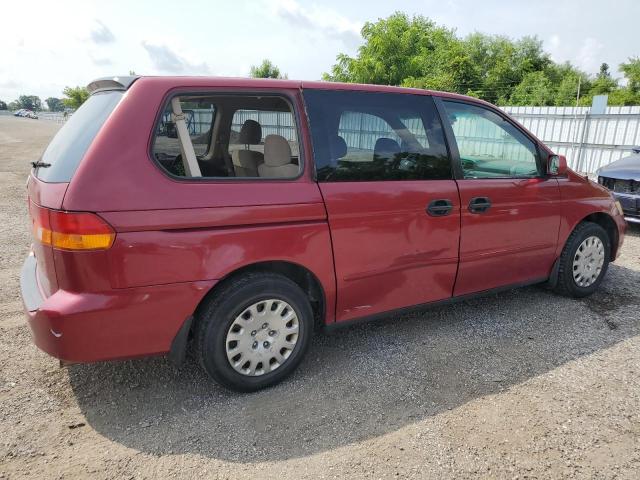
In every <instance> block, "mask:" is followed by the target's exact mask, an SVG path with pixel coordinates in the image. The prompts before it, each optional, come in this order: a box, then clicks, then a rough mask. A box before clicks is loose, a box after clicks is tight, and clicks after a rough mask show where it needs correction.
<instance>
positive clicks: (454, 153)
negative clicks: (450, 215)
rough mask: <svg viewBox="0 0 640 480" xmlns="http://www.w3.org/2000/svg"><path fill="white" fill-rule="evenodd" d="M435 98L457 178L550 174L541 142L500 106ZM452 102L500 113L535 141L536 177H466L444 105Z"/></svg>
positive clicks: (485, 178) (484, 178)
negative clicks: (544, 162) (545, 165)
mask: <svg viewBox="0 0 640 480" xmlns="http://www.w3.org/2000/svg"><path fill="white" fill-rule="evenodd" d="M433 100H434V102H435V104H436V108H437V110H438V114H439V115H440V123H442V127H443V131H444V134H445V138H446V142H447V145H449V146H450V147H449V148H450V155H451V161H452V170H453V172H454V176H455V179H456V180H508V179H511V180H514V179H515V180H518V179H520V180H526V179H531V178H548V176H549V175H548V174H547V172H546V169H545V168H544V164H543V160H542V158H543V155H542V152H541V149H540V142H539V141H538V140H537V139H535V138H534V137H532V136H531V133H529V132H528V131H527V130H525V129H524V128H523V127H522V126H521V125H519V124H517V123H516V122H514V121H513V119H511V118H510V117H509V116H508V115H507V114H506V113H505V112H503V111H502V110H500V109H499V108H497V107H495V106H493V105H487V104H484V103H480V102H474V101H472V100H463V99H458V98H447V97H442V96H439V95H434V96H433ZM445 101H446V102H451V103H461V104H463V105H470V106H472V107H478V108H484V109H485V110H489V111H490V112H493V113H495V114H496V115H498V116H499V117H501V118H502V119H503V120H505V121H506V122H507V123H509V124H510V125H511V126H512V127H514V128H515V129H516V130H518V131H519V132H520V133H522V134H523V135H524V136H525V137H526V138H528V139H529V140H530V141H531V143H533V145H534V147H535V149H536V166H537V167H538V175H536V176H535V177H529V176H522V177H518V176H515V177H514V176H508V177H479V178H465V176H464V172H463V170H462V161H461V160H460V151H459V150H458V143H457V140H456V137H455V134H454V133H453V127H452V126H451V123H450V122H449V120H448V118H449V117H448V115H447V111H446V107H445V105H444V102H445Z"/></svg>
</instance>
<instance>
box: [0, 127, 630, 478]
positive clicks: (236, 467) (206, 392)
mask: <svg viewBox="0 0 640 480" xmlns="http://www.w3.org/2000/svg"><path fill="white" fill-rule="evenodd" d="M57 128H58V126H57V125H56V124H54V123H49V122H47V121H43V120H29V119H14V118H10V117H0V171H1V175H0V183H1V190H0V192H1V193H0V231H1V240H2V241H1V243H0V266H1V271H0V479H9V478H11V479H14V478H16V479H18V478H53V479H55V478H99V479H103V478H104V479H111V478H124V479H138V478H195V477H198V478H234V479H236V478H277V479H286V478H296V479H299V478H437V479H441V478H456V479H458V478H468V477H486V478H560V477H563V478H629V479H632V478H633V479H636V478H638V472H639V471H640V336H639V333H640V230H639V229H637V228H636V229H632V230H631V231H630V232H629V233H628V235H627V238H626V243H625V246H624V249H623V251H622V255H621V257H620V258H619V260H618V261H617V262H616V263H615V264H613V265H612V266H611V268H610V270H609V273H608V275H607V277H606V279H605V282H604V285H603V288H602V290H601V291H600V292H598V293H597V294H595V295H594V296H592V297H591V298H588V299H585V300H571V299H567V298H563V297H559V296H556V295H554V294H551V293H549V292H547V291H545V290H544V289H542V288H539V287H531V288H525V289H521V290H515V291H512V292H508V293H503V294H500V295H494V296H491V297H488V298H484V299H479V300H474V301H469V302H465V303H461V304H458V305H454V306H449V307H446V308H433V309H430V310H427V311H425V312H423V313H420V314H412V315H404V316H398V317H397V318H391V319H389V321H387V322H384V323H376V324H369V325H363V326H359V327H354V328H351V329H347V330H343V331H340V332H339V333H335V334H333V335H331V336H327V335H321V336H318V337H316V339H315V340H314V343H313V346H312V348H311V351H310V353H309V356H308V357H307V359H306V361H305V362H304V363H303V364H302V366H301V368H299V369H298V371H297V372H296V373H295V374H294V375H293V377H292V378H290V379H289V380H288V381H286V382H284V383H283V384H281V385H279V386H277V387H275V388H272V389H269V390H265V391H262V392H259V393H256V394H250V395H240V394H234V393H230V392H227V391H225V390H223V389H221V388H219V387H218V386H216V385H215V384H213V383H212V382H211V381H209V380H208V379H207V378H206V377H205V375H204V374H203V373H202V371H200V370H199V368H198V367H197V366H196V365H195V363H194V362H193V360H190V361H188V362H187V364H186V365H184V366H183V367H181V368H180V369H176V368H173V367H172V366H171V365H170V364H169V363H168V362H167V361H166V360H165V359H164V358H151V359H144V360H136V361H128V362H113V363H103V364H95V365H74V366H71V367H68V368H63V369H61V368H59V366H58V363H57V362H56V361H55V360H54V359H52V358H50V357H48V356H47V355H45V354H44V353H42V352H40V351H39V350H38V349H37V348H36V347H35V346H33V344H32V343H31V340H30V335H29V330H28V328H27V326H26V324H25V322H24V319H23V314H22V304H21V300H20V296H19V287H18V275H19V269H20V266H21V265H22V262H23V259H24V257H25V255H26V254H27V251H28V248H29V243H30V238H29V234H28V227H27V218H26V203H25V180H26V177H27V173H28V171H29V162H30V161H33V160H37V158H38V156H39V154H40V152H41V151H42V149H43V148H44V146H45V145H46V143H47V141H48V139H49V138H50V137H51V135H53V133H54V132H55V131H56V130H57Z"/></svg>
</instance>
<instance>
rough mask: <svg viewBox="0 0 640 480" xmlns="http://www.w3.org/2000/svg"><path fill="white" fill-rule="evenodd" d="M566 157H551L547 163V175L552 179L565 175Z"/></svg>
mask: <svg viewBox="0 0 640 480" xmlns="http://www.w3.org/2000/svg"><path fill="white" fill-rule="evenodd" d="M567 168H568V167H567V157H565V156H564V155H551V156H550V157H549V160H548V161H547V173H548V174H549V175H553V176H554V177H560V176H563V175H566V174H567Z"/></svg>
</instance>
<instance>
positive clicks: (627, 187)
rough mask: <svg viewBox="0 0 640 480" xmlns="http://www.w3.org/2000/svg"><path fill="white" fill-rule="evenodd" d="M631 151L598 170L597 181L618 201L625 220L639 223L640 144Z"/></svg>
mask: <svg viewBox="0 0 640 480" xmlns="http://www.w3.org/2000/svg"><path fill="white" fill-rule="evenodd" d="M632 151H633V154H632V155H629V156H628V157H624V158H621V159H620V160H617V161H615V162H613V163H610V164H609V165H607V166H606V167H602V168H601V169H600V170H598V183H599V184H601V185H604V186H605V187H607V188H608V189H609V190H611V192H612V193H613V196H614V197H615V198H616V199H617V200H618V201H619V202H620V204H621V205H622V209H623V211H624V218H625V220H626V221H627V222H629V223H638V224H640V146H638V147H634V148H633V150H632Z"/></svg>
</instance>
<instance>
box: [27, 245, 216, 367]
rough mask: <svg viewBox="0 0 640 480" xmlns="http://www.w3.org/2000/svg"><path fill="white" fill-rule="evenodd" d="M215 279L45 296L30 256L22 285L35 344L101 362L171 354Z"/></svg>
mask: <svg viewBox="0 0 640 480" xmlns="http://www.w3.org/2000/svg"><path fill="white" fill-rule="evenodd" d="M214 284H215V281H214V280H211V281H202V282H184V283H178V284H168V285H156V286H150V287H140V288H127V289H113V290H110V291H108V292H100V293H86V292H85V293H82V292H68V291H65V290H58V291H56V292H55V293H54V294H52V295H51V296H50V297H48V298H45V297H44V295H43V294H42V292H41V290H40V288H39V286H38V281H37V264H36V260H35V257H34V256H32V255H30V256H29V257H27V260H26V261H25V263H24V266H23V267H22V272H21V275H20V288H21V290H22V298H23V303H24V308H25V313H26V317H27V322H28V324H29V327H30V328H31V332H32V334H33V339H34V343H35V344H36V346H37V347H38V348H40V349H41V350H43V351H44V352H46V353H48V354H49V355H51V356H53V357H55V358H58V359H60V360H64V361H66V362H97V361H103V360H115V359H124V358H133V357H139V356H147V355H158V354H165V353H167V352H169V349H170V347H171V342H172V341H173V339H174V337H175V336H176V334H177V333H178V330H179V329H180V327H181V326H182V324H183V323H184V321H185V319H187V318H188V317H189V316H190V315H192V314H193V312H194V310H195V308H196V307H197V305H198V303H199V302H200V300H202V298H203V297H204V295H205V294H206V293H207V292H208V291H209V290H210V289H211V287H212V286H213V285H214Z"/></svg>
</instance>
